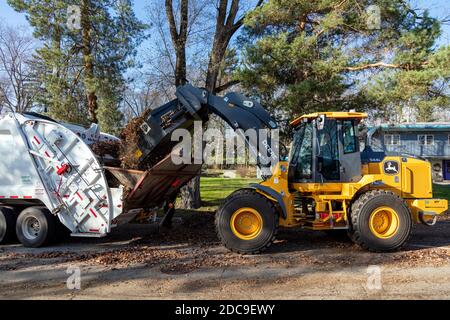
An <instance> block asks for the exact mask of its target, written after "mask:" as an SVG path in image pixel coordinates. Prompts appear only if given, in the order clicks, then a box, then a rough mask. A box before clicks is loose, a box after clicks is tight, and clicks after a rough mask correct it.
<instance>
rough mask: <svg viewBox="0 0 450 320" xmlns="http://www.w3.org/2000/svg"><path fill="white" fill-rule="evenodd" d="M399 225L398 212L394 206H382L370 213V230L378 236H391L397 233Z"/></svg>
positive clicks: (382, 237) (384, 237) (383, 237)
mask: <svg viewBox="0 0 450 320" xmlns="http://www.w3.org/2000/svg"><path fill="white" fill-rule="evenodd" d="M398 226H399V218H398V214H397V212H396V211H395V210H394V209H392V208H389V207H380V208H377V209H375V210H374V211H373V212H372V213H371V214H370V219H369V227H370V231H372V233H373V234H374V235H375V236H376V237H377V238H381V239H387V238H391V237H392V236H394V235H395V234H396V233H397V230H398Z"/></svg>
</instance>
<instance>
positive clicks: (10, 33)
mask: <svg viewBox="0 0 450 320" xmlns="http://www.w3.org/2000/svg"><path fill="white" fill-rule="evenodd" d="M35 47H36V43H35V41H34V40H33V38H32V37H31V36H30V35H29V34H28V32H27V30H26V28H24V27H11V26H3V25H0V103H1V106H2V107H3V106H6V107H9V108H10V109H12V110H15V111H17V112H24V111H27V110H30V109H31V108H32V107H33V103H34V102H35V98H36V95H37V94H38V91H39V87H38V85H37V81H36V73H35V71H34V68H33V66H34V61H33V53H34V52H35Z"/></svg>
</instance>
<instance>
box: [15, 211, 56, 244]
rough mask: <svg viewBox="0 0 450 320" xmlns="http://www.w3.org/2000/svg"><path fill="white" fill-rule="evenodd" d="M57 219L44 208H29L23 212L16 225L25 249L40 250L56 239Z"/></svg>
mask: <svg viewBox="0 0 450 320" xmlns="http://www.w3.org/2000/svg"><path fill="white" fill-rule="evenodd" d="M56 228H57V226H56V219H55V216H53V215H52V214H51V213H50V211H49V210H48V209H46V208H43V207H28V208H26V209H25V210H23V211H22V212H21V213H20V214H19V217H18V218H17V223H16V234H17V238H18V239H19V241H20V243H22V244H23V246H25V247H29V248H38V247H42V246H45V245H47V244H49V243H50V242H52V241H53V240H54V239H55V236H56V232H57V229H56Z"/></svg>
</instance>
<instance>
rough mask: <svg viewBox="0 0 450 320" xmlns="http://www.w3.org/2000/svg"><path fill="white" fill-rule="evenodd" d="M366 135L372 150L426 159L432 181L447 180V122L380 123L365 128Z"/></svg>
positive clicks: (449, 132)
mask: <svg viewBox="0 0 450 320" xmlns="http://www.w3.org/2000/svg"><path fill="white" fill-rule="evenodd" d="M367 138H368V140H367V141H368V142H369V143H370V145H371V147H372V149H373V150H374V151H391V152H399V153H404V154H413V155H416V156H419V157H422V158H425V159H427V160H428V161H430V162H431V167H432V171H433V180H434V181H445V180H447V181H450V122H422V123H419V122H417V123H400V124H380V125H378V126H376V127H372V128H370V129H369V130H368V132H367Z"/></svg>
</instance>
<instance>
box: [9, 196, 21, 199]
mask: <svg viewBox="0 0 450 320" xmlns="http://www.w3.org/2000/svg"><path fill="white" fill-rule="evenodd" d="M10 198H11V199H18V198H19V196H10Z"/></svg>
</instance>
